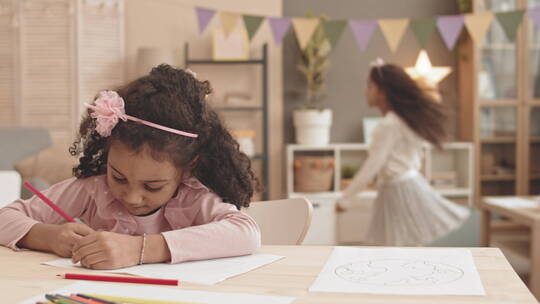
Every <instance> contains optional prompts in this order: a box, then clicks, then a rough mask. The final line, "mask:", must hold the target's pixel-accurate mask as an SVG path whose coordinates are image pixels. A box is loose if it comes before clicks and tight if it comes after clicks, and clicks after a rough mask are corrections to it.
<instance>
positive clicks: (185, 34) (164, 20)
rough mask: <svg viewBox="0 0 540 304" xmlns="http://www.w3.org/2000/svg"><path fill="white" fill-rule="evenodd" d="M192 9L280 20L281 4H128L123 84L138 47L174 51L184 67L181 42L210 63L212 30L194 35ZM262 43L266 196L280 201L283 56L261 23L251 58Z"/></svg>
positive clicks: (214, 0)
mask: <svg viewBox="0 0 540 304" xmlns="http://www.w3.org/2000/svg"><path fill="white" fill-rule="evenodd" d="M194 5H199V6H203V7H208V8H214V9H216V10H227V11H234V12H239V13H247V14H258V15H266V16H268V15H270V16H280V15H281V13H282V1H281V0H272V1H266V0H265V1H262V0H258V1H253V0H227V1H223V0H221V1H220V0H204V1H182V0H152V1H150V0H127V1H126V15H125V19H126V56H127V60H126V62H127V65H126V75H127V78H128V79H133V78H134V77H136V76H138V75H137V68H136V61H137V60H136V58H137V50H138V49H139V48H141V47H160V48H168V49H177V50H178V53H177V54H178V60H177V62H174V63H176V64H178V65H180V66H183V64H184V63H183V58H184V57H183V56H184V54H183V47H184V43H186V42H188V43H189V44H190V57H197V58H210V56H211V36H210V33H211V31H210V30H207V31H206V32H205V33H204V34H203V35H199V33H198V25H197V20H196V16H195V12H194V9H193V7H194ZM218 20H219V18H215V17H214V19H213V21H212V23H211V24H210V25H209V27H210V28H211V27H213V26H217V25H218V24H217V21H218ZM210 28H209V29H210ZM264 42H268V46H269V90H268V92H269V99H268V100H269V108H270V113H269V121H270V126H269V130H271V134H270V185H271V187H270V190H271V191H270V197H271V198H272V199H276V198H280V197H282V193H283V192H282V180H283V178H282V167H283V118H282V116H283V114H282V113H283V93H282V76H281V75H282V56H281V48H280V47H275V45H274V43H273V40H272V37H271V32H270V29H269V27H268V25H267V24H266V23H264V24H263V25H262V27H261V29H260V31H259V33H258V34H257V36H256V37H255V39H254V41H253V42H252V44H251V51H252V54H253V56H254V57H258V56H260V46H261V45H262V43H264ZM194 69H196V68H194ZM196 72H198V74H199V78H204V76H206V75H209V77H208V78H211V77H212V75H210V73H211V72H209V71H208V68H205V70H204V71H201V72H199V71H197V70H196ZM228 76H232V77H234V75H228ZM225 77H227V75H225ZM216 91H217V88H216ZM218 93H219V92H216V94H218Z"/></svg>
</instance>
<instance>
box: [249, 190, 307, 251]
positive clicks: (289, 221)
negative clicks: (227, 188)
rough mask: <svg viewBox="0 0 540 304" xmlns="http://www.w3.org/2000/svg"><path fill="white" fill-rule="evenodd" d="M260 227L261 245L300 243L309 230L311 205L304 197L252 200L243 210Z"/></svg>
mask: <svg viewBox="0 0 540 304" xmlns="http://www.w3.org/2000/svg"><path fill="white" fill-rule="evenodd" d="M243 211H244V212H245V213H247V214H248V215H249V216H251V217H252V218H253V219H254V220H255V221H256V222H257V224H258V225H259V228H260V229H261V242H262V244H263V245H300V244H302V241H303V240H304V237H305V236H306V233H307V231H308V230H309V225H310V224H311V215H312V213H313V207H311V203H310V202H309V201H308V200H307V199H305V198H290V199H284V200H275V201H260V202H252V203H251V204H250V206H249V208H246V209H244V210H243Z"/></svg>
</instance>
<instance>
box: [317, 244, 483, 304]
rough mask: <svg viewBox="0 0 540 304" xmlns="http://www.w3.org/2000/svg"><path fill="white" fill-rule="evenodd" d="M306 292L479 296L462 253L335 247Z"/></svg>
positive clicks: (473, 270) (478, 286) (468, 256)
mask: <svg viewBox="0 0 540 304" xmlns="http://www.w3.org/2000/svg"><path fill="white" fill-rule="evenodd" d="M309 291H323V292H345V293H370V294H403V295H484V294H485V292H484V288H483V287H482V283H481V281H480V277H479V276H478V272H477V271H476V267H475V265H474V262H473V258H472V255H471V252H470V251H469V250H468V249H422V248H410V249H409V248H406V249H402V248H352V247H335V248H334V251H333V252H332V254H331V256H330V258H329V259H328V261H327V262H326V265H325V266H324V268H323V270H322V271H321V273H319V276H318V277H317V279H316V280H315V282H314V283H313V285H311V287H310V289H309Z"/></svg>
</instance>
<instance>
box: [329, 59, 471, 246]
mask: <svg viewBox="0 0 540 304" xmlns="http://www.w3.org/2000/svg"><path fill="white" fill-rule="evenodd" d="M366 95H367V96H366V98H367V102H368V104H369V105H370V106H373V107H377V108H378V109H379V110H380V111H381V112H382V113H383V115H384V118H383V119H382V120H381V121H380V122H379V124H378V125H377V127H376V128H375V130H374V131H373V134H372V143H371V145H370V148H369V157H368V159H367V160H366V162H365V163H364V164H363V166H362V168H361V169H360V171H359V172H357V174H356V175H355V177H354V179H353V181H352V182H351V184H350V185H349V186H348V187H347V189H346V190H345V191H344V193H343V197H342V198H341V199H340V200H339V201H338V205H337V208H338V211H342V210H344V209H346V208H348V207H349V206H350V205H351V204H352V201H354V198H355V196H356V195H357V194H358V193H359V192H361V191H362V190H364V189H365V188H366V186H367V185H368V184H369V183H370V182H371V181H372V180H373V179H374V178H375V176H377V183H378V192H377V193H378V194H377V198H376V200H375V202H374V204H373V209H374V211H373V213H372V218H371V223H370V225H369V228H368V234H367V243H368V244H372V245H386V246H418V245H424V244H429V243H430V242H432V241H433V240H435V239H437V238H439V237H441V236H443V235H445V234H447V233H448V232H449V231H451V230H453V229H455V228H457V227H458V226H460V224H461V223H462V222H463V221H464V220H465V219H466V218H467V217H468V215H469V211H468V209H466V208H464V207H462V206H459V205H456V204H454V203H452V202H450V201H448V200H446V199H444V198H443V197H442V196H441V195H440V194H439V193H437V192H436V191H435V190H434V189H432V188H431V186H430V185H429V183H427V182H426V180H425V179H424V178H423V177H422V175H420V173H419V169H420V167H421V159H422V156H423V148H424V147H425V146H426V145H427V143H430V144H432V145H434V146H435V147H437V148H440V147H441V143H442V140H443V139H444V137H445V136H446V130H445V127H444V125H445V122H446V121H447V116H446V114H445V112H444V109H443V106H442V105H441V104H440V103H438V102H436V99H435V96H434V95H433V94H429V93H428V92H426V91H425V90H423V89H421V88H420V87H419V86H418V83H417V82H415V81H414V80H413V79H412V78H411V77H410V76H409V75H408V74H407V73H406V72H405V71H404V70H403V68H401V67H398V66H396V65H393V64H384V63H383V62H382V60H380V59H378V60H377V61H376V62H374V63H373V67H372V68H371V71H370V73H369V80H368V85H367V94H366Z"/></svg>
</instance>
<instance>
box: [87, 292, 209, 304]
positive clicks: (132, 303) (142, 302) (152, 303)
mask: <svg viewBox="0 0 540 304" xmlns="http://www.w3.org/2000/svg"><path fill="white" fill-rule="evenodd" d="M88 295H89V296H91V297H96V298H99V299H103V300H107V301H112V302H121V303H129V304H204V303H200V302H198V303H195V302H176V301H163V300H149V299H141V298H126V297H114V296H107V295H100V294H88Z"/></svg>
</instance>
